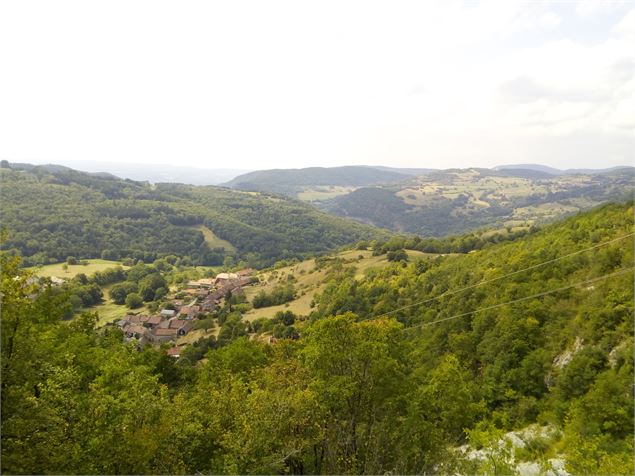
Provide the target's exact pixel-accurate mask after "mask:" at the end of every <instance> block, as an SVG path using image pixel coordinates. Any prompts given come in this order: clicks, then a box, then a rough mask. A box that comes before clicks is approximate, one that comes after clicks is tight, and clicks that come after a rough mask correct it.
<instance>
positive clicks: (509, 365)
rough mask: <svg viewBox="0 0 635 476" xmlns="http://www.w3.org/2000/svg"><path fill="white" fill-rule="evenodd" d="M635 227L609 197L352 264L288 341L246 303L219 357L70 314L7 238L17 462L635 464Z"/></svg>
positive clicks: (353, 467) (5, 358) (364, 470)
mask: <svg viewBox="0 0 635 476" xmlns="http://www.w3.org/2000/svg"><path fill="white" fill-rule="evenodd" d="M188 193H189V192H188ZM170 196H174V195H170ZM633 227H634V223H633V205H632V203H630V204H628V205H607V206H604V207H601V208H599V209H596V210H594V211H592V212H588V213H584V214H580V215H578V216H575V217H572V218H569V219H567V220H566V221H563V222H560V223H557V224H554V225H550V226H548V227H545V228H544V229H543V230H541V231H538V232H535V233H532V234H529V235H527V236H524V237H521V238H518V239H516V240H514V241H511V242H506V243H501V244H492V245H488V246H487V247H485V248H484V249H482V250H480V251H476V252H474V253H470V254H467V255H446V256H439V257H437V258H431V257H429V256H427V257H425V258H423V259H418V258H416V257H414V256H415V255H412V257H411V258H410V259H408V256H407V255H406V254H405V253H403V254H402V255H401V256H397V254H394V255H393V259H391V258H390V257H389V259H390V260H391V262H392V261H394V262H392V263H387V264H386V265H385V266H382V267H381V269H367V270H366V271H365V272H364V273H363V274H362V275H361V276H358V275H356V272H355V269H354V267H351V266H346V267H345V266H341V265H339V264H338V262H337V260H333V261H332V263H331V265H330V267H329V270H328V273H327V275H326V276H327V277H326V280H327V281H326V286H325V288H324V289H323V291H322V292H321V293H320V295H318V296H316V297H315V303H314V308H313V312H312V313H311V314H310V315H309V316H308V319H306V320H304V321H301V320H298V321H296V323H295V331H294V332H292V333H288V334H286V336H287V337H288V338H285V335H282V336H281V337H280V338H279V339H278V340H277V342H274V343H272V344H265V343H263V342H262V341H261V340H258V339H256V338H255V337H254V338H253V339H250V338H249V337H248V332H247V331H246V329H247V328H248V327H247V326H246V325H245V323H243V322H242V321H241V311H240V306H239V305H236V306H235V308H233V309H232V307H231V303H229V304H228V306H229V307H227V306H226V308H225V309H224V310H223V312H228V313H229V314H228V315H226V316H225V319H226V321H225V322H226V323H229V322H231V323H232V326H233V328H232V329H231V332H224V331H223V330H221V335H223V336H224V339H223V340H218V341H214V340H213V339H212V340H210V341H209V342H207V344H206V347H205V348H206V349H209V351H207V353H206V355H205V357H206V358H205V359H204V360H199V358H200V356H199V357H195V358H191V357H188V356H182V357H181V358H179V359H178V360H176V359H173V358H171V357H169V356H167V355H166V354H165V353H164V351H163V350H160V349H156V348H146V349H145V350H142V351H139V350H137V349H136V348H135V346H134V344H123V343H122V336H121V332H120V331H119V330H118V329H116V328H114V327H106V328H104V329H103V330H101V331H99V332H96V331H95V330H94V323H95V320H94V319H95V318H94V316H91V315H83V316H81V317H79V318H76V319H74V320H73V321H71V322H70V323H61V322H60V319H61V317H62V316H63V315H64V311H65V306H68V305H70V304H65V301H64V296H63V294H59V293H53V291H52V289H45V290H40V291H39V292H38V291H37V289H36V288H35V287H34V286H33V285H30V284H29V283H30V282H31V281H30V280H29V275H28V273H25V272H24V271H21V270H20V269H19V267H18V266H19V264H18V263H17V259H16V258H12V257H10V256H8V255H7V254H6V253H2V258H1V259H2V262H1V263H0V264H1V265H2V266H1V269H2V282H1V285H2V288H1V289H0V291H1V294H0V295H1V296H2V303H1V304H2V309H3V318H2V350H1V352H2V354H1V355H2V377H3V378H2V408H1V410H2V431H1V437H2V460H1V461H2V471H3V472H4V473H11V474H16V473H25V474H41V473H66V474H68V473H79V474H194V473H201V474H224V473H233V474H236V473H238V474H385V473H396V474H430V473H435V474H437V473H441V474H449V473H452V474H455V473H460V474H477V473H483V474H511V473H513V472H514V471H516V469H517V468H518V465H519V464H523V463H532V464H536V465H537V467H538V470H540V471H546V470H547V469H549V468H561V469H562V468H564V470H566V471H568V472H569V473H571V474H631V473H632V470H633V438H632V437H633V430H634V429H633V418H632V415H633V396H632V382H633V359H632V356H633V319H632V314H633V286H632V283H633V272H632V271H633V232H634V228H633ZM378 252H379V253H381V252H383V251H382V250H381V249H380V250H378ZM324 262H326V261H325V260H324V259H322V260H316V263H315V265H316V269H317V268H318V267H320V266H322V265H323V263H324ZM16 276H18V278H17V279H16ZM30 296H31V297H30ZM53 296H55V297H54V298H53ZM292 317H293V316H287V315H286V314H283V315H282V316H281V320H283V321H284V320H286V319H287V318H290V319H289V322H291V321H292V320H293V319H292ZM252 336H253V334H252ZM512 430H515V431H516V433H515V436H514V438H515V440H509V439H506V437H505V435H506V432H509V431H512ZM519 435H520V436H519ZM518 439H521V440H522V444H520V443H517V441H518ZM514 441H516V443H514ZM512 443H514V444H512ZM466 445H467V446H466ZM477 450H480V453H478V452H477ZM478 455H481V456H482V457H478Z"/></svg>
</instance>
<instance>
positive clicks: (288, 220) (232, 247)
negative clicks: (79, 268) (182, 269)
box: [0, 166, 387, 266]
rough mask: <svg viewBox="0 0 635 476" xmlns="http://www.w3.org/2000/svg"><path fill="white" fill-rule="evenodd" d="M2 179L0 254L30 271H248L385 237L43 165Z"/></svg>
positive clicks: (300, 212)
mask: <svg viewBox="0 0 635 476" xmlns="http://www.w3.org/2000/svg"><path fill="white" fill-rule="evenodd" d="M9 167H10V166H9ZM0 174H1V175H0V183H1V184H2V189H1V190H0V197H1V199H2V225H3V227H4V228H6V229H7V231H8V236H7V239H6V241H5V243H4V244H3V247H4V248H5V249H13V250H14V252H16V253H20V254H22V256H24V257H25V258H26V259H25V263H26V264H32V265H34V264H48V263H50V262H59V261H60V260H64V259H66V257H67V256H75V257H78V258H104V259H121V258H125V257H134V258H136V259H143V260H145V261H152V260H154V259H155V258H156V257H157V256H163V255H169V254H174V255H180V256H187V257H189V258H190V259H191V261H192V263H193V264H221V263H222V262H223V261H224V259H225V258H226V257H227V256H229V255H231V256H232V257H233V259H245V260H247V261H249V262H250V263H251V265H254V266H255V265H263V264H268V263H272V262H273V261H276V260H279V259H284V258H292V257H302V256H305V255H307V254H312V253H321V252H324V251H328V250H332V249H335V248H337V247H339V246H342V245H344V244H347V243H351V242H355V241H357V240H359V239H373V238H377V237H382V236H386V235H387V234H386V232H384V231H381V230H378V229H376V228H372V227H369V226H365V225H360V224H358V223H355V222H353V221H350V220H346V219H342V218H338V217H334V216H331V215H328V214H326V213H323V212H320V211H318V210H317V209H315V208H314V207H312V206H311V205H309V204H306V203H303V202H300V201H298V200H293V199H288V198H284V197H281V196H272V195H269V194H266V193H258V192H242V191H234V190H229V189H226V188H219V187H214V186H193V185H180V184H156V185H151V184H148V183H143V182H135V181H132V180H121V179H118V178H116V177H113V176H108V175H103V174H87V173H82V172H77V171H74V170H72V169H68V168H63V167H60V168H57V167H50V166H49V167H32V168H29V167H24V166H20V167H19V168H18V170H14V169H13V168H6V167H5V168H0ZM206 230H207V231H206ZM208 232H209V233H208ZM208 243H211V244H212V246H210V245H209V244H208ZM214 243H217V245H214Z"/></svg>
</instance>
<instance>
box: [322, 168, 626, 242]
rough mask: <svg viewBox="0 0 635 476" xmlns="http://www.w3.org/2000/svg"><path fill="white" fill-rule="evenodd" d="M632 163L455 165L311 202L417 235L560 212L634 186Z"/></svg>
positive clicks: (549, 216) (534, 218) (527, 220)
mask: <svg viewBox="0 0 635 476" xmlns="http://www.w3.org/2000/svg"><path fill="white" fill-rule="evenodd" d="M634 172H635V169H633V168H632V167H623V168H618V169H614V170H608V171H606V172H604V173H596V174H587V175H584V174H569V175H560V176H552V175H549V174H547V173H544V172H541V171H539V170H525V169H509V170H508V169H504V170H500V171H494V170H489V169H460V170H459V169H457V170H445V171H438V172H431V173H428V174H426V175H423V176H419V177H416V178H414V179H411V180H408V181H405V182H402V183H399V184H396V185H389V186H383V187H363V188H358V189H356V190H353V191H350V192H349V193H346V194H340V195H338V196H335V197H328V198H329V199H328V200H324V201H321V202H316V203H318V205H319V206H320V207H321V208H322V209H324V210H327V211H329V212H331V213H334V214H336V215H339V216H343V217H348V218H354V219H356V220H358V221H361V222H363V223H369V224H373V225H377V226H381V227H384V228H388V229H391V230H394V231H402V232H408V233H416V234H418V235H422V236H444V235H447V234H460V233H465V232H468V231H471V230H474V229H476V228H479V227H495V226H498V227H507V226H510V227H514V226H517V225H521V224H532V223H537V222H544V221H549V220H553V219H555V218H561V217H563V216H566V215H568V214H571V213H575V212H577V211H580V210H585V209H588V208H591V207H593V206H597V205H599V204H601V203H605V202H607V201H612V200H613V201H614V200H628V199H631V198H632V197H633V193H635V173H634Z"/></svg>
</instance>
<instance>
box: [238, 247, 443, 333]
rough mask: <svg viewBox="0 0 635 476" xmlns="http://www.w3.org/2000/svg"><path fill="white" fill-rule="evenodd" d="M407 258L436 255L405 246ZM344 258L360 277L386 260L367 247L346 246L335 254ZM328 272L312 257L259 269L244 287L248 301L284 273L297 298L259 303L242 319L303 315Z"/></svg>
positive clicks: (282, 277) (357, 277)
mask: <svg viewBox="0 0 635 476" xmlns="http://www.w3.org/2000/svg"><path fill="white" fill-rule="evenodd" d="M406 252H407V254H408V256H409V258H411V259H413V258H420V257H426V256H428V257H434V256H437V255H434V254H429V253H422V252H420V251H414V250H407V251H406ZM337 257H338V258H341V259H343V260H345V261H347V262H346V263H344V267H355V270H356V272H355V279H363V278H364V273H365V271H366V270H368V269H371V268H377V267H384V266H387V265H388V264H389V263H390V262H389V261H388V260H387V259H386V255H382V256H372V252H371V251H365V250H364V251H358V250H350V251H344V252H342V253H339V254H338V255H337ZM328 273H329V268H328V267H325V268H322V269H319V270H318V269H316V268H315V260H312V259H311V260H306V261H302V262H301V263H298V264H295V265H292V266H286V267H284V268H280V269H277V270H273V271H267V272H264V273H260V274H259V275H258V277H259V278H260V280H261V284H260V285H258V286H250V287H248V288H246V289H245V295H246V296H247V299H248V300H249V301H252V300H253V298H254V296H255V295H256V294H258V293H259V292H260V291H265V292H270V291H271V290H272V289H273V288H274V287H275V286H277V285H278V284H282V283H285V282H287V279H288V276H293V278H294V279H295V282H294V286H295V289H296V296H297V298H296V299H295V300H293V301H291V302H288V303H286V304H281V305H279V306H271V307H263V308H260V309H252V310H251V311H249V312H247V313H245V314H244V315H243V319H244V320H246V321H254V320H256V319H260V318H261V317H264V318H268V319H269V318H272V317H273V316H274V315H275V314H276V312H278V311H287V310H288V311H293V312H294V313H295V314H297V315H299V316H306V315H308V314H309V313H310V312H311V301H312V300H313V297H314V296H315V294H316V293H318V292H320V291H321V290H323V289H324V286H325V285H326V284H325V282H324V281H325V279H326V277H327V274H328Z"/></svg>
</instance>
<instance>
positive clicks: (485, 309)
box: [403, 267, 635, 331]
mask: <svg viewBox="0 0 635 476" xmlns="http://www.w3.org/2000/svg"><path fill="white" fill-rule="evenodd" d="M633 270H635V267H632V268H626V269H622V270H621V271H617V272H615V273H610V274H605V275H603V276H599V277H596V278H592V279H587V280H586V281H580V282H578V283H574V284H569V285H567V286H563V287H561V288H558V289H552V290H551V291H544V292H541V293H536V294H532V295H531V296H525V297H522V298H519V299H514V300H512V301H507V302H503V303H500V304H495V305H493V306H488V307H483V308H480V309H476V310H474V311H470V312H464V313H462V314H456V315H454V316H450V317H444V318H442V319H437V320H436V321H430V322H424V323H422V324H417V325H416V326H411V327H406V328H404V329H403V331H409V330H411V329H416V328H418V327H426V326H431V325H433V324H438V323H439V322H445V321H449V320H452V319H458V318H459V317H465V316H469V315H470V314H476V313H477V312H483V311H489V310H491V309H497V308H499V307H503V306H507V305H509V304H515V303H517V302H522V301H527V300H529V299H535V298H538V297H542V296H547V295H549V294H553V293H557V292H559V291H565V290H567V289H571V288H575V287H577V286H582V285H583V284H590V283H594V282H597V281H601V280H604V279H608V278H611V277H613V276H619V275H622V274H626V273H628V272H631V271H633Z"/></svg>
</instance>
